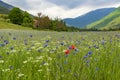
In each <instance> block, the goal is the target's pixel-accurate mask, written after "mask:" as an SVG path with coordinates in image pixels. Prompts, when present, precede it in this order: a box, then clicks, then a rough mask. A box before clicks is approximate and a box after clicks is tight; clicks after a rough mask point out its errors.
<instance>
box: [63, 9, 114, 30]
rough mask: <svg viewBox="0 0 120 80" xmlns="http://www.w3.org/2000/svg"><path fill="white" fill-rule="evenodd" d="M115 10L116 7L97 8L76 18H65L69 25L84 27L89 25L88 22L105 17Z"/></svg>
mask: <svg viewBox="0 0 120 80" xmlns="http://www.w3.org/2000/svg"><path fill="white" fill-rule="evenodd" d="M114 10H115V8H102V9H97V10H94V11H91V12H89V13H87V14H84V15H82V16H79V17H76V18H66V19H63V20H64V21H65V22H66V24H67V25H69V26H75V27H78V28H83V27H85V26H87V25H88V24H91V23H93V22H95V21H97V20H100V19H102V18H103V17H105V16H107V15H108V14H110V13H111V12H113V11H114Z"/></svg>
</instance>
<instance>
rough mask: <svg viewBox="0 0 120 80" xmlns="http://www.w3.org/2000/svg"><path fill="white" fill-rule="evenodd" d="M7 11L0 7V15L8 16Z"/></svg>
mask: <svg viewBox="0 0 120 80" xmlns="http://www.w3.org/2000/svg"><path fill="white" fill-rule="evenodd" d="M8 13H9V10H8V9H7V8H5V7H2V6H0V14H8Z"/></svg>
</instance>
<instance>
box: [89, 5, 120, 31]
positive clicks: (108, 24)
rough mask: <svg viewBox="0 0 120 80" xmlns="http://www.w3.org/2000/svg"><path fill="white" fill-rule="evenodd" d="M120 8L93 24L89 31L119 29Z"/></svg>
mask: <svg viewBox="0 0 120 80" xmlns="http://www.w3.org/2000/svg"><path fill="white" fill-rule="evenodd" d="M119 21H120V7H118V8H117V9H116V10H115V11H113V12H112V13H110V14H109V15H107V16H105V17H104V18H102V19H101V20H98V21H96V22H94V23H92V24H89V25H87V29H91V28H94V29H101V30H103V29H107V30H108V29H119V28H120V22H119Z"/></svg>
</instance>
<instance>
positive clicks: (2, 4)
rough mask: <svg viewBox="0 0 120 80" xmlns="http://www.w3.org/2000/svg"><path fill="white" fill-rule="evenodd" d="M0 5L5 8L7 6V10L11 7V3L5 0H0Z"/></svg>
mask: <svg viewBox="0 0 120 80" xmlns="http://www.w3.org/2000/svg"><path fill="white" fill-rule="evenodd" d="M0 6H1V7H5V8H7V9H9V10H10V9H12V8H13V6H12V5H10V4H7V3H5V2H3V1H1V0H0Z"/></svg>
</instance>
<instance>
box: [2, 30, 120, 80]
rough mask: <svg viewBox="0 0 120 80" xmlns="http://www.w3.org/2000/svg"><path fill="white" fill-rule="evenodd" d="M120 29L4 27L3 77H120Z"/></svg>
mask: <svg viewBox="0 0 120 80" xmlns="http://www.w3.org/2000/svg"><path fill="white" fill-rule="evenodd" d="M119 75H120V32H119V31H118V32H115V31H114V32H49V31H23V30H21V31H19V30H0V80H119V79H120V76H119Z"/></svg>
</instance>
